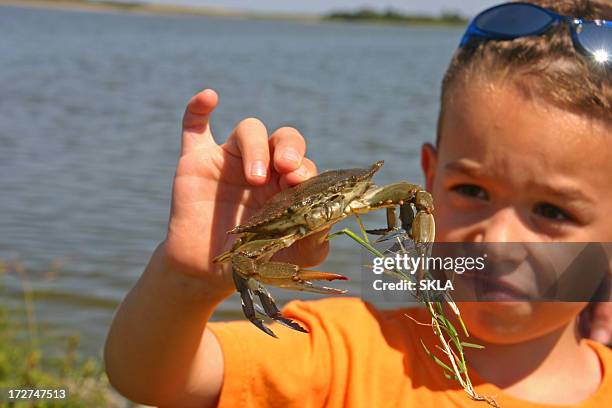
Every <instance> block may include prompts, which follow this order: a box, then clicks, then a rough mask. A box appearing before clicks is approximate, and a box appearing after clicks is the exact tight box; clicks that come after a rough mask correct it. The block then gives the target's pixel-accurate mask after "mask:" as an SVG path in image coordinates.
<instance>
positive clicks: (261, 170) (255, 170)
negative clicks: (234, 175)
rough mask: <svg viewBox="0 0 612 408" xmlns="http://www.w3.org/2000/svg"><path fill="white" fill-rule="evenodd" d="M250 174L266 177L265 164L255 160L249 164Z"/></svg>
mask: <svg viewBox="0 0 612 408" xmlns="http://www.w3.org/2000/svg"><path fill="white" fill-rule="evenodd" d="M251 176H255V177H266V164H265V163H264V162H262V161H261V160H257V161H255V162H253V164H251Z"/></svg>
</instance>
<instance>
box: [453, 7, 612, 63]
mask: <svg viewBox="0 0 612 408" xmlns="http://www.w3.org/2000/svg"><path fill="white" fill-rule="evenodd" d="M563 22H566V23H567V24H568V25H569V27H570V30H571V32H572V41H573V43H574V47H576V49H577V50H578V51H579V52H581V53H582V54H584V55H587V56H589V57H591V58H593V60H595V61H597V62H599V63H601V64H606V65H609V64H610V63H612V21H606V20H583V19H580V18H575V17H569V16H563V15H561V14H557V13H555V12H553V11H551V10H548V9H545V8H542V7H540V6H536V5H535V4H531V3H522V2H515V3H504V4H500V5H497V6H494V7H491V8H488V9H486V10H485V11H483V12H482V13H480V14H478V15H477V16H476V17H474V19H473V20H472V21H471V22H470V25H469V26H468V28H467V30H466V32H465V34H464V35H463V38H462V39H461V43H460V45H459V47H463V46H465V45H466V44H467V43H468V42H469V41H470V40H471V39H472V38H482V39H487V40H512V39H515V38H519V37H527V36H532V35H541V34H543V33H545V32H547V31H548V30H549V29H550V28H551V27H553V26H554V25H556V24H559V23H563Z"/></svg>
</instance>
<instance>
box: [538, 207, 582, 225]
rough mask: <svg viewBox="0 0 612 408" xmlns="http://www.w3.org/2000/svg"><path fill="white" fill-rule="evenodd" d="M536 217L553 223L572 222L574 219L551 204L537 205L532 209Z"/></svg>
mask: <svg viewBox="0 0 612 408" xmlns="http://www.w3.org/2000/svg"><path fill="white" fill-rule="evenodd" d="M533 212H534V213H536V214H537V215H539V216H541V217H544V218H548V219H550V220H553V221H562V222H563V221H574V218H573V217H572V216H571V215H569V214H568V213H567V212H565V211H563V210H562V209H561V208H559V207H557V206H556V205H553V204H548V203H539V204H536V206H535V207H534V208H533Z"/></svg>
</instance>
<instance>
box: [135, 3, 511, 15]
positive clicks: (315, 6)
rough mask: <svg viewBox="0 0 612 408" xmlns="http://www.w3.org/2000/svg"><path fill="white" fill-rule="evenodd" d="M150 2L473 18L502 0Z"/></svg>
mask: <svg viewBox="0 0 612 408" xmlns="http://www.w3.org/2000/svg"><path fill="white" fill-rule="evenodd" d="M141 1H142V0H141ZM145 1H146V2H147V3H164V4H180V5H199V6H205V7H222V8H227V9H235V10H248V11H260V12H279V13H309V14H321V13H326V12H329V11H332V10H354V9H358V8H361V7H370V8H374V9H386V8H388V7H392V8H394V9H397V10H400V11H404V12H411V13H426V14H438V13H440V12H441V11H456V12H459V13H460V14H462V15H464V16H466V17H472V16H473V15H475V14H476V13H478V12H479V11H481V10H483V9H484V8H486V7H488V6H492V5H495V4H499V3H502V2H503V0H493V1H492V0H408V1H406V0H404V1H402V0H383V1H372V0H301V1H297V0H251V1H248V0H217V1H214V0H145Z"/></svg>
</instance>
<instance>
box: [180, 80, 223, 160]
mask: <svg viewBox="0 0 612 408" xmlns="http://www.w3.org/2000/svg"><path fill="white" fill-rule="evenodd" d="M218 103H219V96H218V95H217V93H216V92H215V91H213V90H212V89H205V90H203V91H202V92H200V93H198V94H196V95H194V96H193V97H192V98H191V99H190V100H189V102H188V103H187V108H186V109H185V114H184V115H183V140H182V150H183V152H185V151H187V150H189V149H191V148H192V147H193V146H194V145H197V144H201V143H210V142H212V141H213V136H212V133H211V131H210V123H209V122H210V114H211V113H212V112H213V110H214V109H215V108H216V107H217V104H218Z"/></svg>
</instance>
